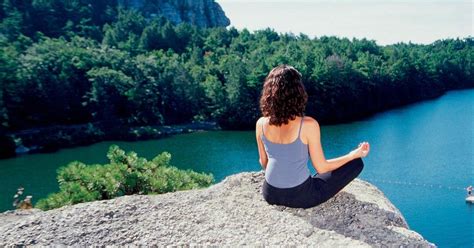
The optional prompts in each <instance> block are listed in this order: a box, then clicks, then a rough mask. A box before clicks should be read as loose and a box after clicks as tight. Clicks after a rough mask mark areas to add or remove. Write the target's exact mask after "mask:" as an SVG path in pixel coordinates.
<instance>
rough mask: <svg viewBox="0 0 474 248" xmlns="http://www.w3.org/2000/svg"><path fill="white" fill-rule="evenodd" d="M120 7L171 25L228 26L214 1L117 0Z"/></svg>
mask: <svg viewBox="0 0 474 248" xmlns="http://www.w3.org/2000/svg"><path fill="white" fill-rule="evenodd" d="M118 2H119V4H120V5H122V6H124V7H128V8H130V7H131V8H134V9H138V10H140V11H141V12H142V13H143V14H144V15H145V16H151V17H153V16H159V15H162V16H164V17H166V19H168V20H170V21H171V22H172V23H173V24H179V23H182V22H188V23H192V24H195V25H197V26H199V27H226V26H228V25H229V24H230V20H229V18H227V17H226V16H225V13H224V11H223V10H222V8H221V6H220V5H219V4H218V3H216V2H214V0H119V1H118Z"/></svg>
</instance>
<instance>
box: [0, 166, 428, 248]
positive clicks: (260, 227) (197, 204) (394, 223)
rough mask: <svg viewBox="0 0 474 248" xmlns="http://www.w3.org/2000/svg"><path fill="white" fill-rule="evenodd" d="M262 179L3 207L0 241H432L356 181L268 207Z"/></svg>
mask: <svg viewBox="0 0 474 248" xmlns="http://www.w3.org/2000/svg"><path fill="white" fill-rule="evenodd" d="M263 180H264V175H263V172H244V173H239V174H236V175H232V176H229V177H227V178H226V179H224V180H223V181H222V182H220V183H218V184H215V185H213V186H211V187H209V188H206V189H199V190H188V191H179V192H174V193H166V194H162V195H133V196H124V197H119V198H116V199H113V200H105V201H97V202H90V203H82V204H77V205H73V206H66V207H63V208H59V209H54V210H50V211H44V212H43V211H38V210H35V211H32V212H25V210H24V211H22V212H18V211H16V212H15V211H14V212H5V213H3V214H0V246H4V245H32V244H35V245H53V244H55V245H126V244H133V245H154V244H158V245H191V246H192V245H193V244H199V245H217V246H223V245H225V246H232V247H233V246H242V245H250V246H266V245H303V246H304V245H308V246H318V247H370V246H372V247H387V246H389V247H401V246H403V247H407V246H408V247H431V246H434V245H433V244H431V243H429V242H428V241H426V240H424V239H423V237H422V236H420V235H419V234H418V233H416V232H414V231H412V230H409V229H408V226H407V223H406V221H405V219H404V218H403V216H402V215H401V214H400V212H399V211H398V210H397V208H396V207H395V206H393V204H391V203H390V201H389V200H388V199H387V198H386V197H385V196H384V195H383V193H382V192H381V191H379V190H378V189H377V188H376V187H374V186H373V185H371V184H369V183H367V182H364V181H362V180H355V181H353V182H352V183H351V184H350V185H348V186H347V187H346V188H345V189H344V190H343V191H341V192H340V193H338V194H337V195H336V196H335V197H333V198H332V199H330V200H329V201H327V202H325V203H323V204H321V205H319V206H317V207H314V208H309V209H299V208H287V207H284V206H276V205H269V204H268V203H266V202H265V201H264V200H263V198H262V196H261V185H262V182H263Z"/></svg>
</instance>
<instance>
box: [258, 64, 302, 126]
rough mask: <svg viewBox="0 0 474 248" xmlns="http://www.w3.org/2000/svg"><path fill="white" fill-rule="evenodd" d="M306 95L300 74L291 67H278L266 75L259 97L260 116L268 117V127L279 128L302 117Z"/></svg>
mask: <svg viewBox="0 0 474 248" xmlns="http://www.w3.org/2000/svg"><path fill="white" fill-rule="evenodd" d="M307 101H308V94H307V93H306V90H305V88H304V85H303V83H302V80H301V73H300V72H299V71H298V70H296V69H295V68H294V67H293V66H289V65H279V66H277V67H275V68H273V69H272V70H271V71H270V73H268V75H267V77H266V78H265V82H264V84H263V89H262V95H261V97H260V110H261V111H262V115H263V116H265V117H270V125H276V126H281V125H282V124H288V121H289V120H294V119H295V118H296V116H303V114H304V110H305V107H306V102H307Z"/></svg>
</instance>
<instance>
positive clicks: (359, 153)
mask: <svg viewBox="0 0 474 248" xmlns="http://www.w3.org/2000/svg"><path fill="white" fill-rule="evenodd" d="M369 151H370V145H369V142H366V141H364V142H361V143H359V146H358V147H357V148H356V149H354V150H352V151H351V152H350V153H349V154H350V155H351V156H352V157H353V158H354V159H356V158H363V157H365V156H367V154H369Z"/></svg>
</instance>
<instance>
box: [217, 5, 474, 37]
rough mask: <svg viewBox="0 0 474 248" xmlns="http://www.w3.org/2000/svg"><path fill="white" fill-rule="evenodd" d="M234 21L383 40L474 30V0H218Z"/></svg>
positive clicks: (282, 29)
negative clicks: (473, 1)
mask: <svg viewBox="0 0 474 248" xmlns="http://www.w3.org/2000/svg"><path fill="white" fill-rule="evenodd" d="M216 2H217V3H219V4H220V5H221V7H222V9H223V10H224V12H225V13H226V16H227V17H228V18H229V19H230V21H231V24H230V26H234V27H235V28H237V29H238V30H242V29H243V28H247V29H248V30H250V31H254V30H259V29H264V28H267V27H269V28H272V29H274V30H275V31H276V32H279V33H285V32H292V33H294V34H296V35H297V34H299V33H304V34H306V35H308V36H310V37H311V38H313V37H320V36H324V35H326V36H337V37H340V38H342V37H346V38H349V39H352V38H353V37H355V38H358V39H361V38H366V39H369V40H375V41H376V43H377V44H379V45H388V44H394V43H397V42H405V43H408V42H409V41H410V42H412V43H417V44H429V43H432V42H433V41H435V40H438V39H447V38H458V37H459V38H466V37H468V36H473V23H472V21H473V19H472V15H473V14H472V13H473V12H474V6H473V3H472V0H332V1H331V0H293V1H290V0H286V1H284V0H216Z"/></svg>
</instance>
